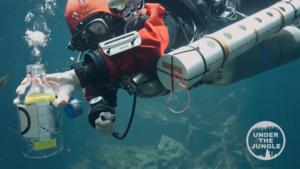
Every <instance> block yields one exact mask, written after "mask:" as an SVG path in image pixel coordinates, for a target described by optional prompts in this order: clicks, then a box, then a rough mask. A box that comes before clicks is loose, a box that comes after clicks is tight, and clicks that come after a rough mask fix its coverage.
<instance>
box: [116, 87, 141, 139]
mask: <svg viewBox="0 0 300 169" xmlns="http://www.w3.org/2000/svg"><path fill="white" fill-rule="evenodd" d="M135 107H136V92H134V94H133V103H132V109H131V114H130V118H129V122H128V124H127V128H126V130H125V131H124V133H123V134H122V135H121V136H120V133H118V132H114V133H112V135H113V136H114V137H115V138H116V139H118V140H123V139H124V138H125V137H126V136H127V134H128V132H129V129H130V127H131V125H132V121H133V117H134V113H135Z"/></svg>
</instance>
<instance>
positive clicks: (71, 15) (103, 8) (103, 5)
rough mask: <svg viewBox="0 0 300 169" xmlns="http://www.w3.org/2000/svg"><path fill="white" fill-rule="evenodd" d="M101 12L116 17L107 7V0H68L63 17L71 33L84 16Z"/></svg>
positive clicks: (87, 16)
mask: <svg viewBox="0 0 300 169" xmlns="http://www.w3.org/2000/svg"><path fill="white" fill-rule="evenodd" d="M101 12H102V13H107V14H110V15H112V16H116V17H118V16H117V15H116V14H114V13H113V12H112V11H111V10H110V9H109V7H108V3H107V0H68V1H67V5H66V9H65V17H66V20H67V23H68V26H69V28H70V30H71V33H72V34H74V33H75V32H76V30H75V28H76V27H77V26H78V25H79V24H80V23H81V22H82V21H84V20H85V19H86V18H89V17H91V16H93V15H95V14H97V13H101Z"/></svg>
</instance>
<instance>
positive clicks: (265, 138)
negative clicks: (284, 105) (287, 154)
mask: <svg viewBox="0 0 300 169" xmlns="http://www.w3.org/2000/svg"><path fill="white" fill-rule="evenodd" d="M285 142H286V138H285V135H284V132H283V130H282V129H281V127H280V126H278V125H277V124H276V123H273V122H271V121H261V122H258V123H256V124H254V125H253V126H252V127H251V128H250V130H249V131H248V134H247V138H246V144H247V148H248V150H249V152H250V153H251V154H252V155H253V156H254V157H255V158H257V159H259V160H273V159H275V158H277V157H278V156H279V155H280V154H281V153H282V151H283V149H284V147H285Z"/></svg>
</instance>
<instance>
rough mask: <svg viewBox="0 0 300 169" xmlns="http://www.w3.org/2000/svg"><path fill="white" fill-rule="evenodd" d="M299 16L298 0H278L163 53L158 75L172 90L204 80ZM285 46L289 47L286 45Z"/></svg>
mask: <svg viewBox="0 0 300 169" xmlns="http://www.w3.org/2000/svg"><path fill="white" fill-rule="evenodd" d="M299 16H300V1H299V0H283V1H280V2H278V3H276V4H274V5H272V6H270V7H269V8H266V9H264V10H261V11H259V12H257V13H255V14H253V15H251V16H249V17H247V18H245V19H243V20H241V21H238V22H236V23H234V24H232V25H229V26H227V27H225V28H223V29H221V30H219V31H217V32H215V33H212V34H209V35H206V36H204V37H203V38H201V39H199V40H197V41H195V42H193V43H192V44H189V45H187V46H183V47H180V48H178V49H176V50H173V51H172V52H170V53H167V54H166V55H164V56H163V57H161V58H160V59H159V61H158V63H157V75H158V78H159V80H160V82H161V83H162V84H163V86H164V87H165V88H166V89H168V90H171V91H173V92H178V91H183V90H186V88H187V87H189V88H190V87H193V86H195V85H197V84H199V83H200V82H205V79H209V78H208V77H209V76H211V74H214V72H216V71H219V70H222V68H223V67H226V64H227V63H230V61H232V60H234V59H236V58H238V57H240V56H242V54H243V53H245V52H246V51H248V50H250V49H252V48H253V47H255V46H257V45H258V44H260V43H261V42H263V41H264V40H266V39H267V38H270V37H271V36H272V35H274V34H275V33H277V32H279V31H280V30H281V29H283V28H284V27H285V26H287V25H290V24H292V23H293V22H294V21H295V20H296V19H297V18H299ZM274 45H275V44H274ZM275 46H276V45H275ZM277 46H278V45H277ZM285 50H290V48H289V47H288V46H286V48H285ZM243 64H247V63H243ZM178 82H179V83H178ZM183 83H184V84H185V85H182V84H183Z"/></svg>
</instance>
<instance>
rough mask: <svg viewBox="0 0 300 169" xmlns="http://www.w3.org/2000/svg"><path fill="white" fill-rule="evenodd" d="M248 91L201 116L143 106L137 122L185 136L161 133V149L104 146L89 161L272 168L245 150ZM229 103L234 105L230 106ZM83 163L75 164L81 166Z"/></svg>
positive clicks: (150, 167) (126, 167) (139, 168)
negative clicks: (172, 128) (243, 114)
mask: <svg viewBox="0 0 300 169" xmlns="http://www.w3.org/2000/svg"><path fill="white" fill-rule="evenodd" d="M245 92H247V90H245V89H243V90H239V91H237V92H229V93H227V96H226V97H223V98H222V99H221V100H219V101H218V102H216V103H217V104H218V106H217V107H215V108H212V109H210V112H207V113H205V112H203V113H201V114H198V116H197V117H195V116H188V114H187V115H180V116H174V115H173V114H171V113H166V112H165V111H163V110H162V109H160V110H159V109H153V108H152V109H150V108H149V109H148V110H147V109H146V108H145V107H143V108H145V109H144V111H143V112H140V114H139V116H137V118H139V119H138V120H140V121H147V123H149V122H151V123H152V124H151V125H158V126H160V127H162V128H164V127H166V126H169V125H170V124H176V125H175V126H177V127H183V128H186V134H185V135H181V136H180V137H176V135H175V136H174V135H173V136H172V137H171V136H170V135H168V136H167V135H166V133H162V135H161V136H160V135H158V136H160V138H159V137H158V138H157V144H155V143H153V142H152V143H151V144H142V145H128V144H117V145H116V144H106V145H103V144H102V145H99V147H98V148H96V149H95V152H93V153H92V152H91V154H89V155H87V156H88V157H87V158H89V160H90V161H93V162H95V161H96V162H97V163H99V164H98V165H95V164H93V167H91V169H94V168H97V169H99V168H100V169H111V168H118V169H187V168H188V169H239V168H243V169H268V168H266V167H265V166H262V165H261V164H260V163H258V162H257V160H255V159H254V158H253V157H252V156H251V155H250V154H249V152H248V150H247V148H246V145H245V138H244V135H243V134H242V132H245V131H244V129H243V128H242V127H241V126H242V125H241V122H240V119H239V118H240V116H241V111H242V108H243V107H244V103H242V102H240V101H239V95H240V94H245ZM246 94H247V93H246ZM228 103H235V104H234V105H232V104H231V106H228ZM193 111H194V110H193V109H191V110H190V112H189V113H190V115H191V114H192V115H195V114H197V112H193ZM191 117H192V118H191ZM143 127H144V126H143ZM82 160H83V159H82ZM90 161H86V160H83V164H84V165H85V167H82V168H85V169H90V168H89V167H90V166H91V165H90ZM79 163H80V161H79ZM79 163H78V164H76V165H77V166H80V165H79ZM71 169H79V168H74V167H73V168H71ZM80 169H81V168H80Z"/></svg>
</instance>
